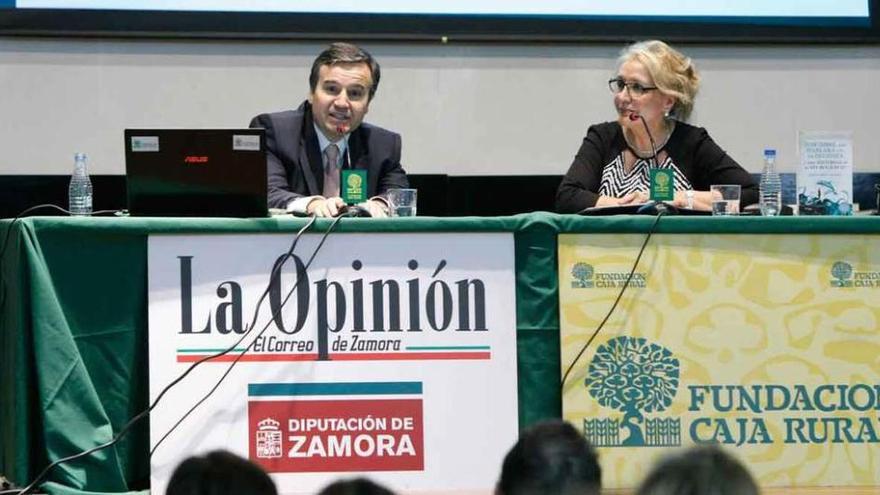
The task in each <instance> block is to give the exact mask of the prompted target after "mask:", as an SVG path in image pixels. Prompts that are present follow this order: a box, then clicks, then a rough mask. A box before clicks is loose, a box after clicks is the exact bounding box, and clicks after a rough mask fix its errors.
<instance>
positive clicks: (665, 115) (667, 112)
mask: <svg viewBox="0 0 880 495" xmlns="http://www.w3.org/2000/svg"><path fill="white" fill-rule="evenodd" d="M669 115H670V114H669V109H666V111H665V112H664V113H663V118H664V119H668V118H669Z"/></svg>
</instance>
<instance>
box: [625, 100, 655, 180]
mask: <svg viewBox="0 0 880 495" xmlns="http://www.w3.org/2000/svg"><path fill="white" fill-rule="evenodd" d="M629 120H631V121H633V122H635V121H637V120H641V121H642V126H643V127H644V128H645V134H647V135H648V140H649V141H651V161H653V162H654V168H657V145H656V144H655V143H654V136H652V135H651V129H649V128H648V122H647V121H645V117H642V114H640V113H631V114H629Z"/></svg>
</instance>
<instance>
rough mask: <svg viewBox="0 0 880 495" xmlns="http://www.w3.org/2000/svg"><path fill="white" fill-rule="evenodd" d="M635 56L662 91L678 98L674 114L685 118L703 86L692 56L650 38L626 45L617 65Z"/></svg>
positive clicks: (686, 118)
mask: <svg viewBox="0 0 880 495" xmlns="http://www.w3.org/2000/svg"><path fill="white" fill-rule="evenodd" d="M633 60H635V61H637V62H640V63H641V64H642V65H644V66H645V69H646V70H647V71H648V74H650V75H651V79H653V80H654V85H655V86H657V87H658V88H660V91H662V92H663V93H664V94H667V95H669V96H672V97H674V98H675V104H674V105H673V107H672V115H673V116H674V117H675V118H676V119H677V120H681V121H685V122H686V121H687V120H688V118H690V116H691V111H692V110H693V109H694V98H696V96H697V91H698V90H699V89H700V75H699V74H697V69H696V68H695V67H694V64H693V62H691V59H690V58H688V57H685V56H684V55H682V53H681V52H679V51H677V50H676V49H674V48H672V47H671V46H669V45H667V44H666V43H664V42H662V41H658V40H651V41H641V42H639V43H634V44H632V45H629V46H628V47H626V48H624V49H623V51H621V52H620V58H618V59H617V66H618V67H620V66H621V65H623V64H624V63H626V62H630V61H633Z"/></svg>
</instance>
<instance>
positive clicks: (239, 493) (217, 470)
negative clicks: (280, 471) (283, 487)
mask: <svg viewBox="0 0 880 495" xmlns="http://www.w3.org/2000/svg"><path fill="white" fill-rule="evenodd" d="M165 494H166V495H227V494H228V495H276V494H277V491H276V490H275V484H274V483H273V482H272V479H271V478H270V477H269V475H268V474H266V472H265V471H263V470H262V469H261V468H260V467H259V466H257V465H256V464H254V463H252V462H250V461H248V460H246V459H242V458H241V457H239V456H237V455H235V454H233V453H231V452H227V451H225V450H215V451H213V452H208V453H207V454H205V455H200V456H193V457H190V458H188V459H186V460H184V461H183V462H181V463H180V465H179V466H177V468H176V469H175V470H174V474H172V475H171V480H170V481H169V482H168V487H167V488H166V489H165Z"/></svg>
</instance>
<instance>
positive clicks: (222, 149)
mask: <svg viewBox="0 0 880 495" xmlns="http://www.w3.org/2000/svg"><path fill="white" fill-rule="evenodd" d="M125 173H126V178H127V184H128V209H129V212H130V213H131V215H134V216H181V217H265V216H267V214H268V208H267V207H266V144H265V132H264V131H263V129H126V130H125Z"/></svg>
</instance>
